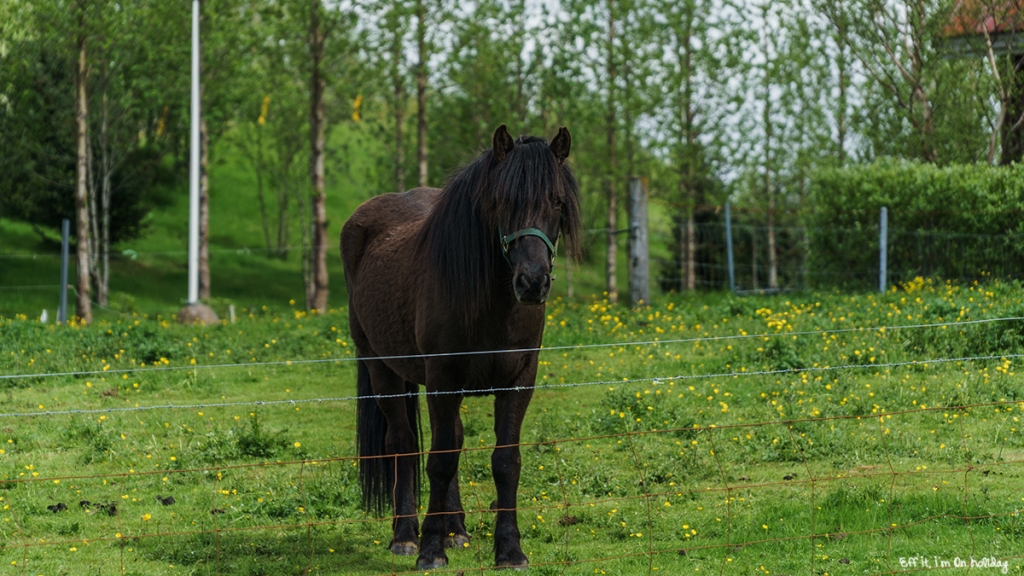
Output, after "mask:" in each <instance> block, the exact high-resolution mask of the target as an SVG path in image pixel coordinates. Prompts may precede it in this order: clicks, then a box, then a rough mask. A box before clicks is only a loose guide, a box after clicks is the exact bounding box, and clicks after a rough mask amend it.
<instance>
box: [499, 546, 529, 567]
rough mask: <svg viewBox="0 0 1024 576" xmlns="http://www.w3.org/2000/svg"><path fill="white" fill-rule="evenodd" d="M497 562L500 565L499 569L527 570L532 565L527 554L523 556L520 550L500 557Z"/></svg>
mask: <svg viewBox="0 0 1024 576" xmlns="http://www.w3.org/2000/svg"><path fill="white" fill-rule="evenodd" d="M497 560H498V561H497V562H496V564H497V565H498V568H512V569H514V570H526V569H527V568H528V567H529V565H530V561H529V560H527V558H526V554H523V553H522V551H520V550H516V551H513V552H512V553H510V554H508V555H505V556H503V557H498V559H497Z"/></svg>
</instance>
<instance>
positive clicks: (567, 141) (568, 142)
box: [551, 126, 572, 164]
mask: <svg viewBox="0 0 1024 576" xmlns="http://www.w3.org/2000/svg"><path fill="white" fill-rule="evenodd" d="M571 146H572V137H571V136H569V129H568V128H566V127H565V126H562V127H561V128H559V129H558V134H557V135H556V136H555V139H554V140H552V141H551V151H552V152H554V153H555V158H557V159H558V163H559V164H563V163H565V159H566V158H568V157H569V148H570V147H571Z"/></svg>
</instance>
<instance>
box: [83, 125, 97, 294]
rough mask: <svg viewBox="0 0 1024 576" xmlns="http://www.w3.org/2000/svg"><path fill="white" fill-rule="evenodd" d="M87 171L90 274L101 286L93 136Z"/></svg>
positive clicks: (87, 149)
mask: <svg viewBox="0 0 1024 576" xmlns="http://www.w3.org/2000/svg"><path fill="white" fill-rule="evenodd" d="M85 162H86V167H85V172H86V175H87V176H86V179H87V180H86V182H87V183H86V188H88V189H89V191H90V192H92V193H91V194H89V275H90V277H91V278H92V285H93V286H99V284H100V218H99V207H98V204H99V199H98V198H97V194H96V192H97V190H99V188H100V187H99V186H98V185H97V183H96V172H97V169H96V156H95V154H94V153H93V145H92V138H90V137H88V136H87V137H86V142H85Z"/></svg>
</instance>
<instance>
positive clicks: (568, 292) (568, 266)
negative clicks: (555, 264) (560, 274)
mask: <svg viewBox="0 0 1024 576" xmlns="http://www.w3.org/2000/svg"><path fill="white" fill-rule="evenodd" d="M565 297H566V298H568V299H570V300H571V299H572V297H573V289H572V258H569V256H568V255H566V257H565Z"/></svg>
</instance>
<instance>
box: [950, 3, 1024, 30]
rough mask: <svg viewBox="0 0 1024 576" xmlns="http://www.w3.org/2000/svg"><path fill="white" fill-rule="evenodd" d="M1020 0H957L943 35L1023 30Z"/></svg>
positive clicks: (1023, 23) (1023, 22)
mask: <svg viewBox="0 0 1024 576" xmlns="http://www.w3.org/2000/svg"><path fill="white" fill-rule="evenodd" d="M1020 3H1021V0H957V2H956V5H955V6H954V7H953V14H952V16H951V17H950V19H949V24H948V25H947V26H946V29H945V30H944V31H943V32H944V35H945V36H974V35H978V36H980V35H982V34H984V32H985V31H986V30H987V31H988V33H989V34H999V33H1005V32H1020V31H1022V30H1024V21H1022V11H1021V6H1020Z"/></svg>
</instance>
